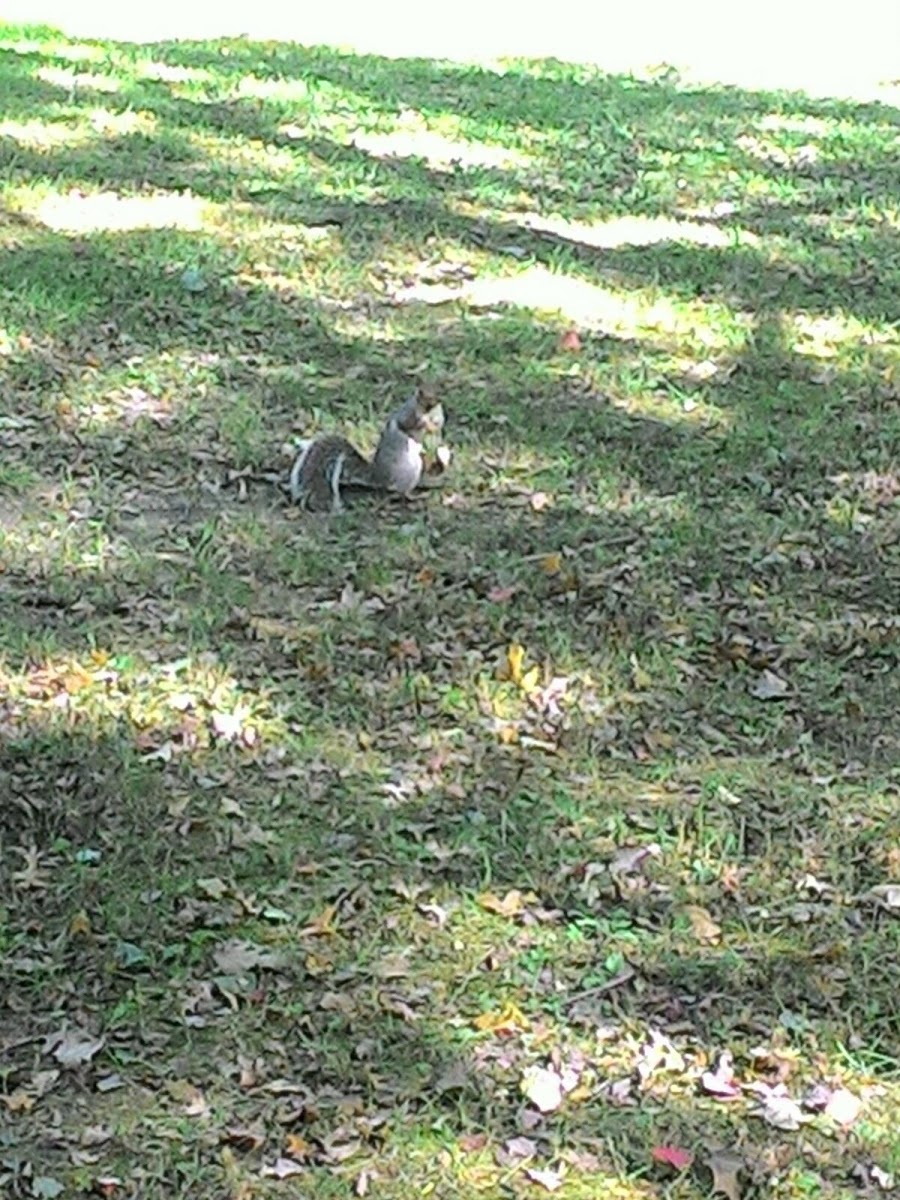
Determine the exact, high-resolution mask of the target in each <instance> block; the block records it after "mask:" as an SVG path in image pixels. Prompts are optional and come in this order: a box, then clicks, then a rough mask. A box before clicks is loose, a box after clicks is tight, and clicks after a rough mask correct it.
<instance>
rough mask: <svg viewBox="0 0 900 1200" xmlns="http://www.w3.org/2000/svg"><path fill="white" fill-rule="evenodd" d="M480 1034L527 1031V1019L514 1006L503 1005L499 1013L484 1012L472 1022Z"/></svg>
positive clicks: (510, 1004)
mask: <svg viewBox="0 0 900 1200" xmlns="http://www.w3.org/2000/svg"><path fill="white" fill-rule="evenodd" d="M473 1024H474V1026H475V1028H476V1029H480V1030H481V1032H482V1033H499V1034H511V1033H521V1032H522V1031H523V1030H525V1029H528V1018H527V1017H526V1016H525V1014H524V1013H523V1012H522V1010H521V1009H520V1008H518V1007H517V1006H516V1005H515V1004H512V1003H509V1004H505V1005H504V1006H503V1008H501V1009H500V1011H499V1012H485V1013H482V1014H481V1015H480V1016H478V1017H476V1018H475V1020H474V1021H473Z"/></svg>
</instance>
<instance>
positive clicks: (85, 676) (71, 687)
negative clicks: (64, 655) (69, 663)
mask: <svg viewBox="0 0 900 1200" xmlns="http://www.w3.org/2000/svg"><path fill="white" fill-rule="evenodd" d="M93 682H94V680H93V676H92V675H90V674H89V673H88V672H87V671H85V669H84V668H83V667H81V666H79V665H78V664H77V663H76V664H75V666H74V667H73V668H72V669H71V671H68V672H67V673H66V674H65V675H64V676H63V680H62V685H63V688H64V689H65V691H66V692H68V694H69V695H70V696H74V695H75V694H76V693H77V692H81V691H83V690H84V689H85V688H86V687H90V686H91V684H92V683H93Z"/></svg>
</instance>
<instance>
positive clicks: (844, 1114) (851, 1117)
mask: <svg viewBox="0 0 900 1200" xmlns="http://www.w3.org/2000/svg"><path fill="white" fill-rule="evenodd" d="M823 1111H824V1113H825V1116H826V1117H831V1119H832V1121H835V1122H837V1124H838V1125H843V1126H844V1127H846V1126H848V1125H852V1124H853V1122H854V1121H855V1120H856V1118H857V1117H858V1116H859V1114H860V1112H861V1111H862V1100H860V1098H859V1096H855V1095H854V1094H853V1092H851V1091H848V1090H847V1088H836V1089H835V1091H833V1092H832V1093H831V1097H830V1099H829V1101H828V1103H827V1104H826V1105H825V1108H824V1110H823Z"/></svg>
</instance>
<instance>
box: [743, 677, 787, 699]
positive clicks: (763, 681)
mask: <svg viewBox="0 0 900 1200" xmlns="http://www.w3.org/2000/svg"><path fill="white" fill-rule="evenodd" d="M788 690H789V685H788V683H787V680H785V679H782V678H781V676H780V675H776V674H775V672H774V671H769V670H765V671H762V672H761V673H760V675H759V678H758V679H757V680H756V682H755V683H754V684H753V686H752V687H751V689H750V695H751V696H755V697H756V699H757V700H783V699H784V697H785V696H786V695H787V693H788Z"/></svg>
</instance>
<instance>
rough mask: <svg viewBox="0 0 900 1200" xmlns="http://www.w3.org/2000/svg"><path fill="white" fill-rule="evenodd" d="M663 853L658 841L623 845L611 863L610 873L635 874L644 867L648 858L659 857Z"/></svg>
mask: <svg viewBox="0 0 900 1200" xmlns="http://www.w3.org/2000/svg"><path fill="white" fill-rule="evenodd" d="M661 853H662V851H661V849H660V847H659V846H658V845H657V843H656V842H650V843H649V845H646V846H622V847H620V849H618V850H617V851H616V852H615V854H614V855H613V857H612V861H611V862H610V864H609V873H610V875H633V874H635V872H638V871H640V870H641V869H642V867H643V864H644V863H645V862H646V861H647V859H648V858H657V857H658V856H659V855H660V854H661Z"/></svg>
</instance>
